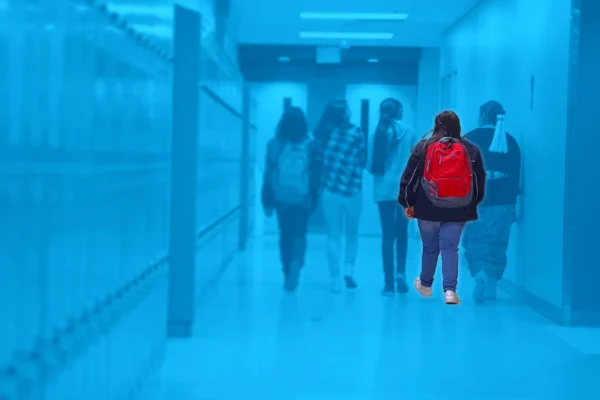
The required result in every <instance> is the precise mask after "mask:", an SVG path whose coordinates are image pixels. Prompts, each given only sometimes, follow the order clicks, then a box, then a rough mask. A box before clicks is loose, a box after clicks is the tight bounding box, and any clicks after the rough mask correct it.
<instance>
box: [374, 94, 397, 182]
mask: <svg viewBox="0 0 600 400" xmlns="http://www.w3.org/2000/svg"><path fill="white" fill-rule="evenodd" d="M401 115H402V103H400V102H399V101H398V100H396V99H392V98H387V99H385V100H383V101H382V102H381V104H379V122H378V123H377V128H375V135H374V136H375V137H374V138H373V161H372V162H371V168H370V172H371V174H373V175H380V176H381V175H384V174H385V168H386V165H387V162H388V158H389V155H390V152H391V151H390V150H393V149H391V146H392V143H391V142H390V137H389V135H388V131H389V129H390V127H391V128H392V129H394V130H395V129H396V124H395V123H394V120H395V119H399V118H400V117H401ZM396 145H397V144H396Z"/></svg>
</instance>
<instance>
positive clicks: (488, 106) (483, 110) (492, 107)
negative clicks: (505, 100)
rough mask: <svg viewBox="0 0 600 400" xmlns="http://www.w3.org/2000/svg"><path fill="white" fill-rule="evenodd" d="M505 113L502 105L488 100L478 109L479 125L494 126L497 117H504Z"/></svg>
mask: <svg viewBox="0 0 600 400" xmlns="http://www.w3.org/2000/svg"><path fill="white" fill-rule="evenodd" d="M505 114H506V111H505V110H504V107H503V106H502V104H500V103H499V102H497V101H496V100H490V101H488V102H486V103H484V104H482V105H481V107H479V124H480V125H496V122H497V121H498V116H499V115H505Z"/></svg>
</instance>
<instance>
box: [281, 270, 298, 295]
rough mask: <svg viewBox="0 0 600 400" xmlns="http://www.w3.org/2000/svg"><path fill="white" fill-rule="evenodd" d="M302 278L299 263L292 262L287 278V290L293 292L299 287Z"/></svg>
mask: <svg viewBox="0 0 600 400" xmlns="http://www.w3.org/2000/svg"><path fill="white" fill-rule="evenodd" d="M299 278H300V266H299V265H298V264H297V263H292V265H291V266H290V271H289V273H288V276H287V279H286V280H285V285H284V287H285V290H287V291H288V292H293V291H295V290H296V288H297V287H298V280H299Z"/></svg>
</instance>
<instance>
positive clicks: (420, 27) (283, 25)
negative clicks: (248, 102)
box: [233, 0, 480, 47]
mask: <svg viewBox="0 0 600 400" xmlns="http://www.w3.org/2000/svg"><path fill="white" fill-rule="evenodd" d="M233 1H234V7H235V8H236V11H237V13H236V14H237V15H239V16H240V18H238V21H239V22H238V23H239V27H238V28H239V35H238V38H239V41H240V43H248V44H278V45H305V44H312V45H315V44H317V45H321V44H332V45H339V44H342V41H341V40H340V39H300V38H299V33H300V32H301V31H318V32H331V31H333V32H361V33H362V32H370V33H372V32H381V33H393V34H394V37H393V38H392V39H390V40H381V39H377V40H357V39H351V40H346V41H345V43H344V44H347V45H359V46H360V45H362V46H364V45H368V46H411V47H436V46H439V44H440V38H441V36H442V34H443V32H444V31H445V30H447V29H448V28H449V27H451V26H452V25H453V24H454V23H455V22H456V21H457V20H458V19H460V18H461V17H462V16H463V15H465V14H466V13H467V12H468V11H469V10H470V9H471V8H473V7H474V6H475V5H476V4H477V3H478V2H479V1H480V0H361V1H348V0H288V1H282V0H233ZM301 12H338V13H342V12H343V13H394V12H396V13H406V14H408V18H407V19H406V20H404V21H331V20H327V21H325V20H320V21H319V20H316V21H313V20H301V19H300V13H301Z"/></svg>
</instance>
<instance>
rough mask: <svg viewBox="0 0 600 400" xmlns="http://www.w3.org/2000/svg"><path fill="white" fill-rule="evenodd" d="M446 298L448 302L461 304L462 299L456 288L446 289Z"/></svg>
mask: <svg viewBox="0 0 600 400" xmlns="http://www.w3.org/2000/svg"><path fill="white" fill-rule="evenodd" d="M444 300H445V301H446V304H460V299H459V298H458V296H457V295H456V292H455V291H454V290H446V291H445V292H444Z"/></svg>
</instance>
